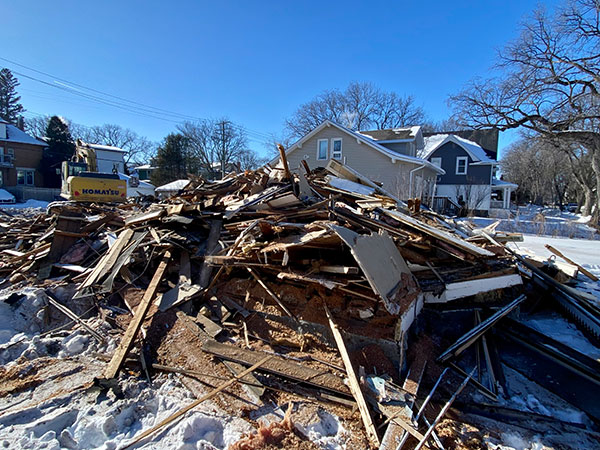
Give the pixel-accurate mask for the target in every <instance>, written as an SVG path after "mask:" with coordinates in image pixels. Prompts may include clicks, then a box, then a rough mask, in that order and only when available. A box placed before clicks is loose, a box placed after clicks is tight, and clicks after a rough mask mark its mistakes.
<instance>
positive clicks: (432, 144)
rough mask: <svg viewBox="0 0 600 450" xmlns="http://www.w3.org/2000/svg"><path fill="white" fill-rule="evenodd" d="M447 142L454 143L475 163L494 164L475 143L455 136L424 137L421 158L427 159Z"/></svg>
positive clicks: (437, 135)
mask: <svg viewBox="0 0 600 450" xmlns="http://www.w3.org/2000/svg"><path fill="white" fill-rule="evenodd" d="M448 142H454V143H455V144H456V145H458V146H459V147H461V148H462V149H463V150H464V151H465V152H467V154H468V155H469V156H470V157H471V159H472V160H473V161H475V162H481V163H495V161H494V160H492V159H490V158H489V157H488V155H487V153H486V151H485V150H484V149H483V147H481V146H480V145H478V144H476V143H475V142H472V141H469V140H467V139H464V138H461V137H459V136H455V135H453V134H435V135H433V136H429V137H426V138H425V148H424V155H423V158H425V159H429V158H430V157H431V155H432V154H433V152H435V151H436V150H438V149H439V148H441V147H442V146H443V145H445V144H447V143H448Z"/></svg>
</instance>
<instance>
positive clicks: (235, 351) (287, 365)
mask: <svg viewBox="0 0 600 450" xmlns="http://www.w3.org/2000/svg"><path fill="white" fill-rule="evenodd" d="M202 350H204V351H205V352H207V353H211V354H213V355H217V356H218V357H219V358H222V359H226V360H229V361H234V362H238V363H240V364H243V365H245V366H248V365H251V364H254V363H255V362H256V361H259V360H260V359H261V358H262V357H264V356H265V355H267V354H268V353H265V352H260V351H256V350H247V349H244V348H239V347H235V346H233V345H227V344H221V343H220V342H217V341H214V340H209V341H206V343H205V344H204V345H203V346H202ZM261 370H262V371H264V372H269V373H272V374H274V375H277V376H280V377H283V378H288V379H292V380H295V381H300V382H303V383H306V384H310V385H313V386H316V387H319V388H323V389H327V390H330V391H333V392H337V393H340V394H344V395H348V394H349V393H350V392H349V391H348V387H347V386H346V385H345V384H344V380H342V379H341V378H339V377H337V376H335V375H333V374H331V373H329V372H327V371H321V370H317V369H313V368H312V367H308V366H306V365H303V364H299V363H296V362H293V361H289V360H287V359H285V358H282V357H279V356H273V358H272V359H271V360H270V361H268V362H267V363H265V364H264V365H263V367H262V369H261Z"/></svg>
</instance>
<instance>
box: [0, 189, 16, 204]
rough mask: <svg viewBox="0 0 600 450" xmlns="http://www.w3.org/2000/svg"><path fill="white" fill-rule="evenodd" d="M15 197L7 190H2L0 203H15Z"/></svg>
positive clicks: (0, 190) (0, 191)
mask: <svg viewBox="0 0 600 450" xmlns="http://www.w3.org/2000/svg"><path fill="white" fill-rule="evenodd" d="M14 201H15V196H14V195H12V194H11V193H10V192H8V191H7V190H6V189H0V202H6V203H14Z"/></svg>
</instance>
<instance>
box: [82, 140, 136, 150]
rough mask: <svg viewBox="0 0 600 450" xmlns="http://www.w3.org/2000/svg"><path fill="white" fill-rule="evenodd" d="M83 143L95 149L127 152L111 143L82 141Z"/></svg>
mask: <svg viewBox="0 0 600 450" xmlns="http://www.w3.org/2000/svg"><path fill="white" fill-rule="evenodd" d="M82 144H83V145H87V146H88V147H91V148H93V149H95V150H104V151H107V152H120V153H127V150H123V149H122V148H119V147H113V146H112V145H100V144H88V143H87V142H82Z"/></svg>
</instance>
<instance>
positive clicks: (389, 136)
mask: <svg viewBox="0 0 600 450" xmlns="http://www.w3.org/2000/svg"><path fill="white" fill-rule="evenodd" d="M420 128H421V127H418V126H415V127H404V128H392V129H389V130H368V131H359V133H360V134H362V135H363V136H367V137H369V138H371V139H373V140H374V141H407V140H412V139H414V138H415V137H416V136H417V133H418V132H419V129H420Z"/></svg>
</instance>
